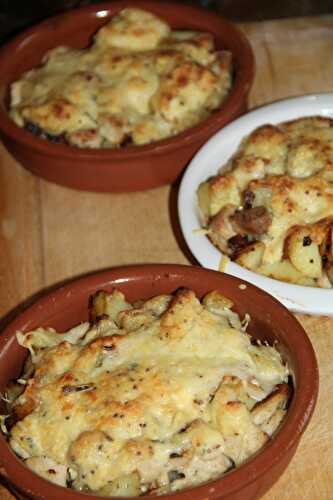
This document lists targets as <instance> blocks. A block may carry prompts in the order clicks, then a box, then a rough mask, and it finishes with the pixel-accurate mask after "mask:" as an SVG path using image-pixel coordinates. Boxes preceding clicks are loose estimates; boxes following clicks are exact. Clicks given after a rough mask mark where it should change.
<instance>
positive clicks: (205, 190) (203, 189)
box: [197, 181, 210, 224]
mask: <svg viewBox="0 0 333 500" xmlns="http://www.w3.org/2000/svg"><path fill="white" fill-rule="evenodd" d="M197 197H198V204H199V208H200V212H201V216H202V218H203V223H204V224H207V222H208V219H209V217H210V188H209V181H207V182H202V183H201V184H200V186H199V187H198V190H197Z"/></svg>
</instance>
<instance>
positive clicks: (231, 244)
mask: <svg viewBox="0 0 333 500" xmlns="http://www.w3.org/2000/svg"><path fill="white" fill-rule="evenodd" d="M249 243H250V241H249V239H248V237H247V236H244V235H241V234H236V235H235V236H232V237H231V238H229V239H228V248H229V251H230V255H231V256H233V257H234V256H236V255H238V253H239V252H240V251H241V250H243V248H246V247H247V246H248V245H249Z"/></svg>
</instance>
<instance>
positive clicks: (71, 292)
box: [0, 264, 318, 500]
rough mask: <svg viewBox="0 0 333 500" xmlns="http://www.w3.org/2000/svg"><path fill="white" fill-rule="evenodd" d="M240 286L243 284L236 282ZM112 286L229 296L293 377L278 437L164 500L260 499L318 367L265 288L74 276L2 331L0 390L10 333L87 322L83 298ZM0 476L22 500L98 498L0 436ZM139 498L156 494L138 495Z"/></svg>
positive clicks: (306, 411) (197, 275)
mask: <svg viewBox="0 0 333 500" xmlns="http://www.w3.org/2000/svg"><path fill="white" fill-rule="evenodd" d="M240 285H242V286H240ZM114 286H117V287H118V288H119V289H120V290H122V291H123V292H124V293H125V294H126V295H127V297H128V298H129V300H130V301H133V300H136V299H139V298H148V297H151V296H153V295H156V294H160V293H170V292H172V291H174V290H175V289H177V288H178V287H189V288H191V289H193V290H194V291H195V292H196V293H197V294H198V296H202V295H203V294H205V293H206V292H208V291H210V290H213V289H218V290H220V291H221V292H223V293H224V294H225V295H226V296H227V297H229V298H230V299H232V301H233V302H234V304H235V309H236V310H237V312H238V313H239V314H240V315H241V316H244V314H245V313H246V312H247V313H249V314H250V316H251V322H250V326H249V332H250V333H252V335H253V336H255V337H257V338H260V339H262V340H264V339H265V340H267V341H268V342H269V343H270V344H273V343H276V346H277V348H278V349H279V350H280V352H281V354H282V356H283V358H284V359H285V360H286V361H287V362H288V363H289V367H290V369H291V372H292V375H293V386H294V394H293V398H292V402H291V405H290V407H289V410H288V413H287V417H286V418H285V420H284V423H283V426H282V428H281V429H280V430H279V431H278V433H277V434H276V436H275V437H274V438H273V439H272V440H271V441H270V442H269V443H268V444H267V445H266V446H265V447H264V448H263V449H262V450H261V451H260V452H259V453H258V454H257V455H256V456H255V457H254V458H252V459H250V460H249V461H248V462H246V463H245V464H244V465H242V466H241V467H239V468H238V469H236V470H234V471H232V472H230V473H228V474H226V475H225V476H224V477H223V478H221V479H219V480H215V481H211V482H209V483H207V484H205V485H202V486H199V487H196V488H193V489H188V490H184V491H182V492H179V493H174V494H171V495H165V496H163V497H162V498H164V499H165V500H169V499H170V500H203V499H209V500H214V499H215V500H217V499H222V498H223V499H224V500H231V499H232V500H250V499H254V498H258V497H260V496H261V495H262V494H263V493H264V492H265V491H266V490H268V489H269V488H270V486H272V484H273V483H274V482H275V481H276V480H277V478H278V477H279V476H280V475H281V474H282V472H283V471H284V469H285V468H286V467H287V465H288V463H289V461H290V460H291V458H292V456H293V455H294V453H295V451H296V448H297V445H298V443H299V440H300V438H301V436H302V434H303V432H304V430H305V428H306V426H307V425H308V423H309V420H310V418H311V415H312V412H313V409H314V406H315V403H316V398H317V393H318V367H317V363H316V358H315V355H314V352H313V349H312V346H311V343H310V341H309V339H308V337H307V335H306V333H305V332H304V330H303V328H302V327H301V326H300V324H299V323H298V322H297V320H296V319H295V318H294V316H293V315H292V314H291V313H290V312H289V311H288V310H287V309H286V308H285V307H284V306H282V305H281V304H280V303H279V302H278V301H277V300H275V299H274V298H272V297H271V296H270V295H268V294H267V293H265V292H263V291H262V290H260V289H258V288H256V287H255V286H253V285H250V284H247V283H246V285H245V286H244V282H242V281H240V280H239V279H237V278H234V277H232V276H229V275H227V274H222V273H218V272H215V271H209V270H206V269H202V268H199V267H190V266H178V265H164V264H163V265H146V266H132V267H123V268H118V269H113V270H110V271H105V272H100V273H97V274H93V275H91V276H89V277H87V278H83V279H80V280H77V281H73V282H72V283H70V284H67V285H66V286H64V287H62V288H59V289H58V290H57V291H55V292H52V293H49V294H48V295H46V296H45V297H44V298H42V299H40V300H38V301H37V302H36V303H35V304H34V305H32V306H31V307H29V308H28V309H27V310H26V311H25V312H23V313H22V314H20V315H18V316H17V318H16V319H15V320H14V321H13V322H12V323H11V324H10V325H9V326H8V327H7V328H6V329H5V330H4V331H3V332H2V335H1V336H0V390H3V389H4V387H5V386H6V384H7V382H8V380H9V379H11V378H13V377H15V376H18V375H19V371H20V367H21V366H22V363H23V360H24V358H25V355H26V353H25V350H24V349H22V348H21V347H20V346H19V345H18V343H17V341H16V337H15V332H16V331H17V330H18V329H20V330H23V331H27V330H30V329H33V328H35V327H37V326H53V327H55V328H56V329H60V331H61V330H64V329H67V328H69V327H70V326H73V325H75V324H76V323H78V322H80V321H82V320H86V319H87V304H88V297H89V295H90V294H92V293H93V292H95V291H96V290H100V289H106V290H110V289H112V287H114ZM0 464H1V466H0V473H1V475H2V476H3V477H4V478H5V480H6V482H7V483H8V484H9V485H11V487H12V488H13V489H14V491H15V492H16V494H19V495H21V498H30V499H45V500H52V499H54V500H55V499H57V500H58V499H60V498H61V499H62V500H80V499H83V498H86V499H91V500H94V499H95V500H97V499H98V498H101V497H97V496H92V495H86V494H83V493H78V492H75V491H73V490H70V489H65V488H61V487H59V486H55V485H53V484H51V483H49V482H47V481H45V480H44V479H42V478H40V477H39V476H37V475H35V474H34V473H33V472H31V471H30V470H28V469H27V468H26V467H25V466H24V465H23V462H21V461H20V460H19V459H18V458H17V457H16V456H15V455H14V453H13V452H12V451H11V450H10V448H9V446H8V445H7V443H6V441H5V439H4V437H3V436H2V435H1V436H0ZM140 498H147V499H148V498H149V499H151V500H152V499H153V498H157V497H154V496H143V497H140Z"/></svg>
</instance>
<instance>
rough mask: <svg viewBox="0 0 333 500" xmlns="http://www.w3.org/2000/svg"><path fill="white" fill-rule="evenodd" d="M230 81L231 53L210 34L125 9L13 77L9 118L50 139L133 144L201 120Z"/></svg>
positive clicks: (220, 98)
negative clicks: (74, 44)
mask: <svg viewBox="0 0 333 500" xmlns="http://www.w3.org/2000/svg"><path fill="white" fill-rule="evenodd" d="M74 28H75V27H74ZM231 85H232V63H231V53H230V52H229V51H223V50H222V51H218V50H216V49H215V47H214V39H213V36H212V35H210V34H209V33H199V32H191V31H173V30H171V27H170V26H169V25H168V24H167V23H166V22H165V21H163V20H162V19H160V18H158V17H157V16H155V15H153V14H152V13H150V12H147V11H144V10H141V9H137V8H125V9H123V10H121V11H120V12H119V13H117V14H116V15H115V16H113V17H112V18H111V20H110V21H109V23H108V24H106V25H105V26H103V27H102V28H101V29H100V30H99V31H98V32H97V33H96V35H95V37H94V40H93V43H92V45H91V46H90V47H89V48H86V49H83V50H75V49H72V48H69V47H57V48H55V49H52V50H50V51H49V52H48V53H47V54H46V55H45V56H44V58H43V60H42V62H41V65H40V66H39V67H36V68H34V69H32V70H30V71H28V72H26V73H25V74H24V75H23V76H22V78H21V79H20V80H18V81H16V82H14V83H13V84H12V85H11V103H10V116H11V117H12V119H13V120H14V121H15V122H16V124H17V125H19V126H20V127H25V128H26V129H27V130H29V131H31V132H32V133H34V134H35V135H38V136H40V137H43V138H46V139H49V140H52V141H54V142H65V143H68V144H70V145H73V146H77V147H81V148H104V147H108V148H112V147H118V146H122V145H128V144H136V145H140V144H147V143H151V142H153V141H157V140H160V139H164V138H166V137H170V136H173V135H175V134H177V133H179V132H181V131H183V130H185V129H187V128H189V127H191V126H193V125H195V124H196V123H198V122H200V121H201V120H203V119H205V118H206V117H207V116H209V115H210V114H211V113H212V111H213V110H215V109H217V108H218V107H219V106H220V104H221V103H222V102H223V100H224V99H225V98H226V96H227V95H228V93H229V90H230V88H231Z"/></svg>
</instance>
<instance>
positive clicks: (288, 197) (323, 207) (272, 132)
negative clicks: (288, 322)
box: [198, 117, 333, 287]
mask: <svg viewBox="0 0 333 500" xmlns="http://www.w3.org/2000/svg"><path fill="white" fill-rule="evenodd" d="M332 182H333V120H331V119H329V118H323V117H308V118H300V119H298V120H295V121H291V122H285V123H281V124H279V125H276V126H273V125H264V126H262V127H260V128H258V129H256V130H255V131H254V132H252V133H251V134H250V135H249V136H248V137H247V138H245V139H244V140H243V141H242V143H241V145H240V146H239V149H238V151H237V153H236V154H235V156H234V157H233V158H231V159H230V161H229V163H228V165H227V169H226V170H224V171H223V172H222V173H219V174H218V175H216V176H215V177H213V178H211V179H210V180H209V181H207V182H206V183H204V184H202V185H201V186H200V188H199V190H198V197H199V205H200V208H201V212H202V215H203V225H204V226H205V227H208V230H209V236H210V238H211V240H212V241H213V243H214V244H215V245H216V246H218V247H219V248H220V249H221V250H222V251H223V252H224V253H226V254H229V255H231V258H233V260H236V262H239V263H240V264H241V265H245V267H248V268H249V269H251V270H255V271H257V272H261V273H262V274H266V275H268V276H272V277H275V278H277V279H282V280H285V281H289V282H292V283H297V284H302V285H310V286H321V287H331V283H330V281H332V279H333V273H332V271H331V267H332V262H333V254H332V244H331V232H332V227H333V184H332ZM256 207H262V208H264V209H265V210H266V213H267V215H268V217H269V219H270V223H269V224H268V225H267V227H265V226H263V228H262V230H260V228H259V230H258V227H253V231H251V227H245V226H244V227H239V225H237V224H235V218H234V217H235V214H236V213H237V214H238V215H240V217H242V213H243V214H246V209H247V208H251V209H252V208H256ZM258 224H260V223H258ZM258 233H259V234H258ZM236 235H241V236H242V237H244V236H245V237H247V239H248V243H252V244H253V243H255V244H254V245H252V252H253V253H254V254H255V255H256V259H254V258H252V259H251V258H250V257H249V251H250V250H249V248H245V249H244V250H242V249H240V251H238V252H235V253H234V254H233V252H232V250H231V248H230V244H229V242H230V240H231V239H232V238H233V237H235V236H236ZM301 238H302V241H301ZM304 238H305V239H304ZM259 250H260V252H259ZM257 251H258V253H257ZM259 253H260V255H259ZM253 257H254V255H253ZM319 257H320V258H319ZM302 261H303V264H302ZM327 277H329V280H328V279H327Z"/></svg>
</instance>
